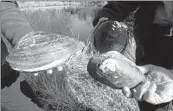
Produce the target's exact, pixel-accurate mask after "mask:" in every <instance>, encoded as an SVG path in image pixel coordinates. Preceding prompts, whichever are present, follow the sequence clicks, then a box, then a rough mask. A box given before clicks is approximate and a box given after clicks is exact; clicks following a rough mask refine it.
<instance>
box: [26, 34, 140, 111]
mask: <svg viewBox="0 0 173 111" xmlns="http://www.w3.org/2000/svg"><path fill="white" fill-rule="evenodd" d="M131 32H132V31H131ZM91 42H92V41H91ZM89 44H90V42H89ZM87 46H90V45H87ZM135 47H136V44H135V42H134V37H133V34H132V35H131V36H130V39H129V43H128V44H127V46H126V48H125V50H124V51H123V52H122V53H123V54H124V55H125V56H126V57H128V58H129V59H131V60H132V61H135ZM90 48H92V47H90ZM90 48H85V49H87V50H85V49H84V50H83V52H82V53H78V55H73V56H72V57H71V58H70V59H69V60H67V61H66V62H65V63H64V64H62V66H63V71H60V72H58V71H57V70H56V69H54V71H53V74H52V75H48V74H46V72H40V74H39V75H38V76H37V77H35V76H33V74H29V73H26V74H25V76H26V80H27V81H28V83H29V84H30V85H31V86H32V88H33V90H34V91H35V94H36V96H37V97H38V99H39V100H40V102H41V104H42V105H43V108H44V110H45V111H139V108H138V106H137V103H136V101H135V100H134V99H129V98H126V97H125V96H124V95H123V94H122V92H121V90H118V89H111V88H110V87H108V86H105V85H103V84H101V83H99V82H97V81H95V80H94V79H93V78H92V77H91V76H90V75H89V74H88V72H87V63H88V60H89V58H90V56H91V55H92V54H91V52H90V51H93V49H90ZM88 49H90V51H89V50H88ZM88 52H89V53H88ZM88 54H89V55H88Z"/></svg>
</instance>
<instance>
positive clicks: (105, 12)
mask: <svg viewBox="0 0 173 111" xmlns="http://www.w3.org/2000/svg"><path fill="white" fill-rule="evenodd" d="M137 7H138V2H137V1H111V2H108V4H107V5H105V6H104V7H103V8H102V9H100V10H99V11H98V12H97V13H96V16H95V18H94V20H93V26H95V25H96V24H97V22H98V21H99V19H100V18H101V17H106V18H108V19H110V20H117V21H123V20H124V19H125V18H126V17H128V15H129V14H130V12H132V11H134V10H135V9H137Z"/></svg>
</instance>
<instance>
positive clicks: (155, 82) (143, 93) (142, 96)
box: [122, 65, 173, 105]
mask: <svg viewBox="0 0 173 111" xmlns="http://www.w3.org/2000/svg"><path fill="white" fill-rule="evenodd" d="M139 68H140V69H141V71H142V72H143V74H146V80H145V81H143V82H142V83H141V84H140V85H138V86H137V87H136V88H134V89H132V90H130V89H129V88H128V87H124V88H123V90H122V91H123V94H124V95H125V96H126V97H132V98H135V99H136V100H138V101H146V102H148V103H151V104H154V105H156V104H162V103H166V102H169V101H172V100H173V73H172V72H171V71H170V70H167V69H165V68H163V67H159V66H154V65H146V66H141V67H139Z"/></svg>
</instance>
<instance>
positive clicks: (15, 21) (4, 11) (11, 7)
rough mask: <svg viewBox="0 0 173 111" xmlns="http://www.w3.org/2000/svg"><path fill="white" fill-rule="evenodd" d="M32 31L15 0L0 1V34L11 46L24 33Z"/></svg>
mask: <svg viewBox="0 0 173 111" xmlns="http://www.w3.org/2000/svg"><path fill="white" fill-rule="evenodd" d="M29 32H33V29H32V28H31V26H30V24H29V23H28V21H27V20H26V18H24V17H23V16H22V14H21V12H20V9H19V6H18V4H17V2H15V1H1V34H2V35H3V37H4V38H6V39H7V40H8V41H9V42H10V44H11V45H12V46H14V45H15V44H16V43H17V42H18V41H19V39H20V38H21V37H22V36H24V35H25V34H27V33H29Z"/></svg>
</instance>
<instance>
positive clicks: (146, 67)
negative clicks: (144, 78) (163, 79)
mask: <svg viewBox="0 0 173 111" xmlns="http://www.w3.org/2000/svg"><path fill="white" fill-rule="evenodd" d="M153 67H154V66H153V65H151V64H149V65H143V66H138V68H139V70H140V71H141V72H142V74H146V73H148V72H149V71H151V69H153Z"/></svg>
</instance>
